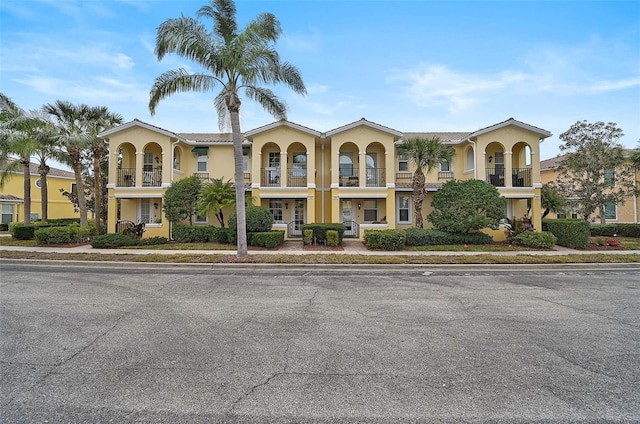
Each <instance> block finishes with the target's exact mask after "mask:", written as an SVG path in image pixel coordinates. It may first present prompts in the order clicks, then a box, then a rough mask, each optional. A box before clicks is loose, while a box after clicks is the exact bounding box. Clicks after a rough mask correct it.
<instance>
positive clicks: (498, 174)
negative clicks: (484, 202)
mask: <svg viewBox="0 0 640 424" xmlns="http://www.w3.org/2000/svg"><path fill="white" fill-rule="evenodd" d="M486 175H487V177H486V182H488V183H489V184H491V185H493V186H494V187H504V168H487V169H486Z"/></svg>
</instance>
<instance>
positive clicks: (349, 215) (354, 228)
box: [340, 199, 358, 237]
mask: <svg viewBox="0 0 640 424" xmlns="http://www.w3.org/2000/svg"><path fill="white" fill-rule="evenodd" d="M353 207H354V206H353V201H352V200H351V199H342V200H341V201H340V216H341V218H342V224H343V225H344V227H345V230H344V237H358V224H357V223H356V220H355V216H356V214H355V211H354V209H353Z"/></svg>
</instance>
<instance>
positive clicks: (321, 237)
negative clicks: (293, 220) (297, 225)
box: [302, 223, 346, 244]
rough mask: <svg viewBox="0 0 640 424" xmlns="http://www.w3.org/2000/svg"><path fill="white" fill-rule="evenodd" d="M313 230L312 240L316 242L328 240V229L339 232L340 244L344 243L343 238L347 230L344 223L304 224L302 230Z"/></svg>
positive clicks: (320, 242)
mask: <svg viewBox="0 0 640 424" xmlns="http://www.w3.org/2000/svg"><path fill="white" fill-rule="evenodd" d="M305 230H311V231H312V232H313V236H312V240H313V239H315V242H316V243H319V244H324V243H326V241H327V231H330V230H334V231H337V232H338V240H339V241H338V244H340V243H342V238H343V236H344V232H345V230H346V228H345V226H344V224H336V223H333V224H316V223H314V224H304V225H303V226H302V231H303V232H304V231H305Z"/></svg>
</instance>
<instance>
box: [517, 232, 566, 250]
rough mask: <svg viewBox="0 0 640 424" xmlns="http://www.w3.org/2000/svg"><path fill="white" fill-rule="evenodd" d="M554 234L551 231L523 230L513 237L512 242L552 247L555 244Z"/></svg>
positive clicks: (534, 246) (533, 246) (536, 246)
mask: <svg viewBox="0 0 640 424" xmlns="http://www.w3.org/2000/svg"><path fill="white" fill-rule="evenodd" d="M556 241H557V239H556V236H554V235H553V234H551V233H538V232H535V231H525V232H523V233H520V234H518V235H517V236H515V237H514V238H513V243H514V244H517V245H521V246H526V247H531V248H545V249H549V248H552V247H553V246H554V245H555V244H556Z"/></svg>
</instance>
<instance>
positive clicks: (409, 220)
mask: <svg viewBox="0 0 640 424" xmlns="http://www.w3.org/2000/svg"><path fill="white" fill-rule="evenodd" d="M402 198H406V199H407V207H406V208H403V207H402V200H401V199H402ZM396 206H397V208H396V213H397V217H398V219H397V221H398V224H411V223H412V219H413V217H412V216H411V206H412V196H411V195H409V194H400V195H398V197H397V198H396ZM405 209H406V210H407V220H406V221H403V220H402V219H401V216H402V214H401V213H400V211H402V210H405Z"/></svg>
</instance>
